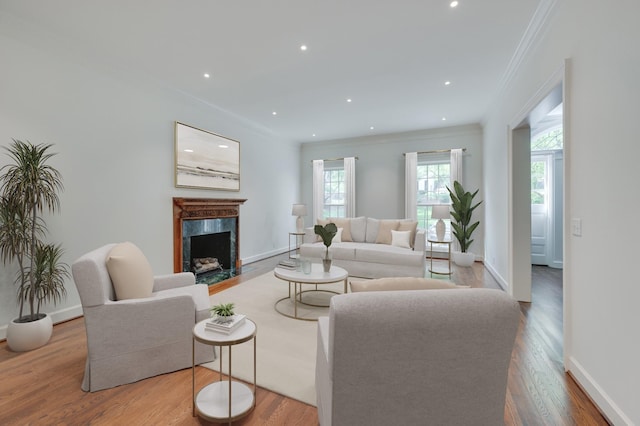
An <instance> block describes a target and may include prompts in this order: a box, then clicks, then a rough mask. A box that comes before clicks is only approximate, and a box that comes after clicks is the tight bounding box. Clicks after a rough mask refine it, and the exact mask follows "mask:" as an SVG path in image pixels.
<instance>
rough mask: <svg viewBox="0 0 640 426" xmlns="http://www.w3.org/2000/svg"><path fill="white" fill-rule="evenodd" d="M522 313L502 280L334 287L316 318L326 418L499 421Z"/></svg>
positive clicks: (329, 421)
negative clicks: (350, 289)
mask: <svg viewBox="0 0 640 426" xmlns="http://www.w3.org/2000/svg"><path fill="white" fill-rule="evenodd" d="M519 318H520V309H519V305H518V303H517V302H516V301H515V300H514V299H513V298H511V297H510V296H508V295H507V294H506V293H504V292H502V291H500V290H490V289H465V290H455V289H446V290H440V289H434V290H426V291H425V290H404V291H374V292H361V293H350V294H341V295H338V296H334V297H333V298H332V299H331V302H330V308H329V316H328V317H321V318H320V319H319V321H318V345H317V358H316V394H317V405H318V417H319V421H320V425H321V426H328V425H333V426H342V425H349V426H358V425H363V426H364V425H367V426H369V425H393V424H396V425H427V424H429V425H474V426H479V425H480V426H481V425H490V426H495V425H499V424H503V423H504V407H505V396H506V389H507V374H508V369H509V363H510V360H511V352H512V350H513V345H514V342H515V336H516V332H517V329H518V323H519Z"/></svg>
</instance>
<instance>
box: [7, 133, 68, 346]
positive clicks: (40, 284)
mask: <svg viewBox="0 0 640 426" xmlns="http://www.w3.org/2000/svg"><path fill="white" fill-rule="evenodd" d="M51 146H52V145H45V144H39V145H33V144H32V143H30V142H22V141H20V140H15V139H14V140H13V143H12V144H11V145H10V146H9V147H5V149H6V150H7V155H8V156H9V157H10V158H11V160H12V163H9V164H7V165H5V166H3V167H2V168H1V169H0V171H1V172H2V174H1V175H0V258H1V259H2V261H3V263H4V264H5V265H8V264H12V263H15V264H16V266H17V273H16V279H15V284H16V286H17V299H18V303H19V307H20V310H19V315H18V318H16V319H14V320H13V321H11V322H10V323H9V325H8V327H7V343H8V345H9V347H10V348H11V349H12V350H14V351H27V350H31V349H35V348H38V347H40V346H43V345H45V344H46V343H47V342H48V341H49V339H50V338H51V333H52V331H53V322H52V321H51V317H50V316H49V315H47V314H45V313H41V312H40V308H41V305H42V304H44V303H49V302H52V303H54V304H55V303H58V302H60V301H61V300H62V298H63V297H65V296H66V289H65V286H64V281H65V279H66V278H69V271H68V266H67V265H66V264H65V263H63V262H62V261H61V258H62V254H63V250H62V247H61V246H60V245H54V244H48V243H46V242H45V241H44V238H45V236H46V233H47V228H46V224H45V222H44V219H43V217H42V214H43V213H44V212H45V211H47V212H50V213H53V212H55V211H56V210H58V209H59V207H60V200H59V198H58V191H61V190H62V189H63V186H62V177H61V175H60V172H58V170H56V169H55V168H53V167H52V166H50V165H49V164H47V161H48V160H49V159H50V158H51V157H52V156H53V155H55V154H53V153H51V152H49V150H50V148H51ZM25 308H28V311H27V312H25Z"/></svg>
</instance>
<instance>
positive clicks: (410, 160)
mask: <svg viewBox="0 0 640 426" xmlns="http://www.w3.org/2000/svg"><path fill="white" fill-rule="evenodd" d="M404 162H405V166H404V181H405V183H404V203H405V204H404V217H405V218H407V219H411V220H417V210H418V153H417V152H407V153H406V154H405V155H404Z"/></svg>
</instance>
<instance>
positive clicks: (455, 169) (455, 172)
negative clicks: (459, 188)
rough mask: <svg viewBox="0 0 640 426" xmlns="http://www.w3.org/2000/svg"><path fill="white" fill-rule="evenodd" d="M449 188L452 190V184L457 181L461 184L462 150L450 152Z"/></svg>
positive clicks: (457, 149)
mask: <svg viewBox="0 0 640 426" xmlns="http://www.w3.org/2000/svg"><path fill="white" fill-rule="evenodd" d="M450 163H451V186H449V188H451V189H453V182H454V181H456V180H457V181H458V182H460V183H461V184H463V182H462V149H460V148H456V149H452V150H451V159H450Z"/></svg>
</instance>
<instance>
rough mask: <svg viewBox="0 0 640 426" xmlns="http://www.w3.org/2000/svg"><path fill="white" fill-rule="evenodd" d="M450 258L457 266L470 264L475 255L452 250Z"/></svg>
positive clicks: (473, 260)
mask: <svg viewBox="0 0 640 426" xmlns="http://www.w3.org/2000/svg"><path fill="white" fill-rule="evenodd" d="M451 258H452V260H453V263H455V264H456V265H458V266H471V265H473V262H475V260H476V255H475V254H473V253H471V252H466V253H463V252H461V251H454V252H452V253H451Z"/></svg>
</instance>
